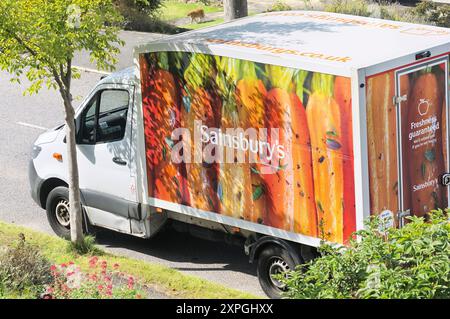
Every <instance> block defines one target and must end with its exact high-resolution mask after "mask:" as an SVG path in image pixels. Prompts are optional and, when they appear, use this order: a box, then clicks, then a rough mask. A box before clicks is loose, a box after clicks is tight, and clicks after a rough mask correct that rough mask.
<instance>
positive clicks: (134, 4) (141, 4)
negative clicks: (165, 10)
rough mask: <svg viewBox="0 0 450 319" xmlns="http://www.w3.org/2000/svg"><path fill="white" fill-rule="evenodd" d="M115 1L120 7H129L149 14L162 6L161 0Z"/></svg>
mask: <svg viewBox="0 0 450 319" xmlns="http://www.w3.org/2000/svg"><path fill="white" fill-rule="evenodd" d="M114 3H115V4H116V5H117V6H119V7H128V8H130V9H134V10H137V11H139V12H144V13H147V14H151V13H152V12H154V11H155V10H157V9H158V8H160V7H161V0H114Z"/></svg>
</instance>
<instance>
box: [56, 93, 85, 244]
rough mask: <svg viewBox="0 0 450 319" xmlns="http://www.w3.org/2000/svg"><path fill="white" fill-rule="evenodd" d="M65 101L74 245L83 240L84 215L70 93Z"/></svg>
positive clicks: (71, 227)
mask: <svg viewBox="0 0 450 319" xmlns="http://www.w3.org/2000/svg"><path fill="white" fill-rule="evenodd" d="M61 93H62V92H61ZM62 94H63V93H62ZM63 99H64V108H65V111H66V142H67V161H68V166H69V176H68V181H69V204H70V239H71V240H72V242H74V243H80V242H81V241H82V240H83V222H82V220H83V214H82V210H81V201H80V185H79V176H78V161H77V149H76V140H75V131H76V128H75V111H74V109H73V106H72V101H71V99H70V93H67V92H65V94H63Z"/></svg>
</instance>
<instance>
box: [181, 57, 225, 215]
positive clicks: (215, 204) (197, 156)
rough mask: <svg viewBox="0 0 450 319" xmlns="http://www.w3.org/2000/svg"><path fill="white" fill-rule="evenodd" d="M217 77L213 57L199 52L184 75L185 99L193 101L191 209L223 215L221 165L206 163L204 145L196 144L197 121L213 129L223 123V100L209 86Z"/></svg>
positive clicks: (189, 172)
mask: <svg viewBox="0 0 450 319" xmlns="http://www.w3.org/2000/svg"><path fill="white" fill-rule="evenodd" d="M214 77H215V67H214V61H213V59H212V57H211V56H208V55H205V54H199V53H198V54H193V56H192V58H191V61H190V64H189V66H188V67H187V68H186V70H185V73H184V79H185V81H186V87H185V88H184V89H183V92H184V94H186V95H185V96H184V97H183V99H185V100H188V101H189V102H187V104H188V105H189V110H188V111H187V115H186V114H185V115H186V121H185V124H186V125H187V127H188V128H189V131H190V135H191V141H189V142H188V145H189V147H190V149H191V156H192V162H191V163H189V164H187V165H186V171H187V179H188V185H189V191H190V192H189V193H190V196H191V198H190V202H191V206H193V207H195V208H199V209H202V210H207V211H213V212H219V200H218V197H217V192H216V190H217V174H218V165H217V163H207V162H205V161H204V156H203V150H202V147H201V145H199V146H197V147H196V146H195V144H192V142H193V139H194V136H195V135H196V130H200V128H198V127H195V123H196V121H201V123H202V125H206V126H207V127H209V128H215V127H218V124H219V122H218V120H219V118H220V108H221V101H220V100H219V99H218V98H217V96H216V94H214V93H213V90H212V89H211V88H210V87H208V83H212V82H213V81H212V79H214ZM185 104H186V103H185ZM185 112H186V110H185ZM197 132H198V131H197Z"/></svg>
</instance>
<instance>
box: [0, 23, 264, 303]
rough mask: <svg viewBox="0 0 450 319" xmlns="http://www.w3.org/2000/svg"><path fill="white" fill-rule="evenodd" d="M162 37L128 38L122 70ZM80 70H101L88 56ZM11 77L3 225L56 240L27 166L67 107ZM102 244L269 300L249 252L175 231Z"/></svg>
mask: <svg viewBox="0 0 450 319" xmlns="http://www.w3.org/2000/svg"><path fill="white" fill-rule="evenodd" d="M160 36H161V35H156V34H145V33H137V32H122V33H121V37H122V38H123V39H124V40H125V41H126V42H127V45H126V47H125V48H124V49H123V51H122V54H121V55H120V61H119V63H118V69H120V68H124V67H127V66H130V65H132V54H131V52H132V49H131V47H132V46H133V45H134V44H136V43H139V42H147V41H150V40H151V39H154V38H158V37H160ZM74 61H75V62H74V64H75V65H77V66H80V67H83V68H88V69H91V68H92V69H95V65H92V64H91V63H90V62H89V58H88V56H87V55H86V54H85V53H81V54H79V55H78V56H77V57H76V58H75V59H74ZM100 76H101V74H97V73H94V72H84V71H83V72H82V73H81V78H80V79H79V80H74V82H73V93H74V94H73V95H74V97H76V98H77V101H76V102H75V105H78V104H79V103H81V100H82V98H83V97H85V96H86V95H87V94H88V93H89V91H90V90H91V89H92V88H93V86H94V85H95V84H96V82H97V81H98V80H99V79H100ZM9 78H10V76H9V74H7V73H5V72H0V127H1V129H0V148H1V149H0V186H1V188H0V220H3V221H6V222H10V223H15V224H17V225H23V226H27V227H30V228H33V229H35V230H39V231H43V232H47V233H50V234H53V232H52V230H51V228H50V226H49V225H48V223H47V220H46V216H45V211H44V210H42V209H41V208H40V207H38V206H37V205H36V204H35V203H34V202H33V200H32V199H31V197H30V195H29V186H28V176H27V165H28V158H29V153H30V149H31V146H32V143H33V141H34V140H35V139H36V137H37V136H38V135H39V134H40V133H42V132H43V131H44V130H45V129H46V128H51V127H55V126H56V125H58V124H60V123H63V122H64V113H63V106H62V104H61V99H60V97H59V95H58V92H57V91H49V90H47V89H43V90H42V91H41V92H40V93H39V94H38V95H34V96H23V95H22V92H23V91H24V90H25V89H26V88H27V86H28V85H29V82H28V81H27V80H26V79H25V78H23V79H22V84H20V85H19V84H12V83H10V81H9ZM97 241H98V243H99V244H100V245H101V246H102V247H104V248H105V249H106V250H108V251H111V252H113V253H117V254H121V255H126V256H129V257H133V258H138V259H142V260H146V261H149V262H154V263H158V264H162V265H165V266H168V267H171V268H174V269H177V270H180V271H182V272H184V273H186V274H191V275H195V276H198V277H201V278H204V279H208V280H211V281H214V282H217V283H220V284H223V285H225V286H228V287H231V288H235V289H239V290H242V291H247V292H250V293H253V294H256V295H260V296H264V293H263V292H262V290H261V288H260V286H259V283H258V280H257V278H256V269H255V266H254V265H250V264H249V263H248V259H247V256H245V254H244V252H243V249H241V248H239V247H232V246H228V245H226V244H222V243H215V242H208V241H205V240H200V239H197V238H194V237H192V236H190V235H186V234H180V233H177V232H175V231H172V230H167V231H164V232H162V233H160V234H158V235H157V236H156V237H155V238H153V239H151V240H144V239H140V238H135V237H131V236H127V235H123V234H118V233H114V232H110V231H106V230H105V231H102V232H100V233H99V234H98V235H97Z"/></svg>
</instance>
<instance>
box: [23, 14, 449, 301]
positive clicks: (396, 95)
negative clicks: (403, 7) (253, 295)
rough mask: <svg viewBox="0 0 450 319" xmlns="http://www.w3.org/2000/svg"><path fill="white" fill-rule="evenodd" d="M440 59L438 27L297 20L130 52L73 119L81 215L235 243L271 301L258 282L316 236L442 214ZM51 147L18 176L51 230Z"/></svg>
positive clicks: (54, 173)
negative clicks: (218, 235)
mask: <svg viewBox="0 0 450 319" xmlns="http://www.w3.org/2000/svg"><path fill="white" fill-rule="evenodd" d="M449 53H450V31H449V30H448V29H445V28H437V27H431V26H419V25H414V24H407V23H401V22H392V21H386V20H378V19H372V18H364V17H355V16H348V15H340V14H333V13H323V12H310V11H290V12H273V13H266V14H261V15H258V16H254V17H250V18H245V19H240V20H236V21H233V22H231V23H227V24H223V25H220V26H216V27H212V28H207V29H203V30H198V31H193V32H188V33H184V34H180V35H176V36H171V37H167V38H163V39H160V40H157V41H155V42H152V43H149V44H147V45H143V46H139V47H137V48H136V49H135V56H134V57H135V67H134V68H130V69H127V70H124V71H122V72H118V73H116V74H113V75H111V76H109V77H106V78H105V79H103V80H102V81H101V82H100V83H99V84H98V85H97V87H96V88H95V89H94V90H93V91H92V93H91V94H90V95H89V96H88V97H87V98H86V100H85V102H84V103H82V105H81V106H80V107H79V109H78V110H77V114H76V118H77V141H78V142H77V144H78V145H77V148H78V153H77V154H78V161H79V171H80V188H81V194H82V200H83V207H84V211H85V213H86V218H87V220H88V222H89V224H92V225H96V226H101V227H106V228H109V229H113V230H117V231H120V232H124V233H128V234H132V235H136V236H140V237H151V236H152V235H153V234H155V233H157V231H158V230H159V229H161V227H162V226H163V225H165V224H166V222H167V221H168V220H174V221H178V222H182V223H185V224H191V225H192V224H193V225H196V226H197V227H198V226H200V227H202V228H205V229H210V230H215V231H221V232H224V233H227V234H228V235H230V236H233V237H237V238H240V239H242V243H243V244H244V246H245V248H246V252H247V253H248V254H249V255H250V257H251V260H252V261H253V260H258V274H259V276H260V281H261V284H262V285H263V288H264V290H265V291H266V292H267V293H268V294H269V295H270V296H276V295H277V293H279V292H280V291H281V290H282V289H283V286H282V284H281V283H279V282H278V281H277V280H275V279H274V277H273V276H272V275H273V274H275V273H277V272H279V271H280V270H287V269H290V268H292V267H293V266H294V265H295V264H296V263H301V262H303V261H305V260H307V259H309V258H311V256H312V255H313V252H312V250H311V249H309V247H317V246H318V245H320V242H321V241H322V240H327V241H330V242H335V243H339V244H345V243H346V242H348V240H349V239H350V238H351V237H352V234H353V233H354V232H355V231H357V230H359V229H362V228H363V223H364V220H365V219H366V218H367V217H368V216H370V215H378V214H382V215H383V217H384V218H386V219H387V220H390V221H391V223H392V225H397V224H401V222H402V220H403V217H404V216H405V215H406V213H409V214H414V215H420V216H421V215H424V214H426V213H427V212H428V211H430V210H432V209H435V208H446V207H448V197H449V188H448V183H449V180H450V178H449V175H448V174H447V173H449V168H448V165H449V154H448V153H449V152H448V136H449V131H448V125H447V123H448V63H449V61H448V59H449ZM64 137H65V133H64V127H59V128H57V129H55V130H52V131H50V132H47V133H45V134H43V135H42V136H40V137H39V138H38V140H37V141H36V143H35V146H34V150H33V159H32V162H31V165H30V179H31V184H32V194H33V198H35V200H36V201H37V202H38V203H39V204H40V205H41V206H42V207H44V208H47V210H49V209H50V213H49V212H48V213H49V214H52V211H53V214H54V215H55V216H56V217H55V218H54V219H53V220H54V221H56V223H55V224H56V225H57V224H58V223H60V224H61V225H62V227H66V228H67V225H68V224H67V220H65V219H64V218H63V217H61V216H59V217H58V213H57V207H58V203H60V200H59V201H58V200H55V199H54V198H55V197H56V198H57V199H61V198H63V197H64V196H63V193H64V191H63V189H60V190H59V192H58V191H56V193H57V194H56V195H55V194H52V192H53V191H54V190H55V188H58V187H59V188H61V187H65V186H66V185H67V183H66V180H67V169H66V164H65V162H64V158H65V153H66V151H65V147H66V146H65V144H64ZM55 152H56V153H60V154H62V157H63V161H62V162H60V161H57V160H55V159H53V157H52V154H54V153H55ZM58 194H59V195H58ZM58 196H59V197H58ZM66 207H67V206H66ZM59 208H63V209H64V205H60V206H59ZM52 209H53V210H52ZM59 215H63V214H59ZM64 220H65V222H64ZM61 225H59V226H61ZM64 225H65V226H64ZM57 226H58V225H57ZM54 229H55V227H54ZM61 229H62V228H61ZM283 262H284V264H283Z"/></svg>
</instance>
